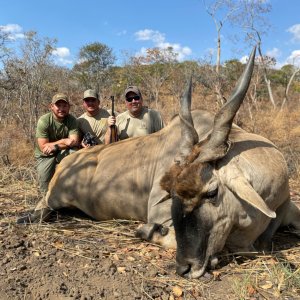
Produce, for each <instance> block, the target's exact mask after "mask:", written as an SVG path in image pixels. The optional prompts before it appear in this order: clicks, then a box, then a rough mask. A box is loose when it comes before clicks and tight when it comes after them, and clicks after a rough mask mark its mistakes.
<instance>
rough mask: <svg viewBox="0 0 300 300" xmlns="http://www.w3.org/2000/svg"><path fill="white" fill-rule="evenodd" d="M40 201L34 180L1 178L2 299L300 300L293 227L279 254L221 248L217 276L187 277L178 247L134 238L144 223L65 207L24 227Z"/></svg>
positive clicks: (299, 260) (299, 245)
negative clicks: (102, 218)
mask: <svg viewBox="0 0 300 300" xmlns="http://www.w3.org/2000/svg"><path fill="white" fill-rule="evenodd" d="M292 197H293V199H294V200H295V201H296V202H298V204H300V196H299V194H298V193H296V192H293V193H292ZM36 201H37V195H36V194H35V189H34V188H33V187H32V185H30V183H29V184H28V183H27V182H23V183H22V182H21V183H20V182H18V183H17V184H15V183H11V184H9V185H7V184H0V236H1V241H0V243H1V245H0V266H1V268H0V300H7V299H9V300H15V299H16V300H17V299H22V300H25V299H26V300H27V299H52V300H62V299H64V300H71V299H86V300H92V299H124V300H127V299H128V300H129V299H130V300H132V299H162V300H175V299H216V300H217V299H222V300H224V299H251V300H253V299H300V241H299V238H298V237H297V236H296V235H295V234H292V233H289V232H287V231H286V230H284V231H282V232H280V233H278V234H277V235H276V236H275V239H274V252H273V253H272V254H268V255H256V256H253V257H250V258H249V257H248V258H247V257H243V256H240V255H237V254H236V255H232V254H228V253H221V254H220V256H219V260H220V263H219V266H218V268H217V269H216V270H214V271H210V276H207V277H205V278H202V279H198V280H187V279H184V278H181V277H179V276H178V275H176V273H175V251H173V250H165V249H162V248H160V247H158V246H156V245H153V244H149V243H147V242H142V241H141V240H139V239H137V238H135V237H134V231H135V229H136V227H137V226H138V225H139V222H131V221H125V220H115V221H111V222H95V221H92V220H90V219H89V218H88V217H86V216H84V215H82V214H80V213H79V212H78V211H60V212H58V213H57V214H56V215H53V218H52V220H51V223H50V222H49V223H41V224H33V225H16V224H15V220H16V218H17V217H18V216H20V215H22V214H24V212H26V211H28V210H29V209H31V208H33V207H34V204H35V203H36Z"/></svg>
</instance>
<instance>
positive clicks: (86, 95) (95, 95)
mask: <svg viewBox="0 0 300 300" xmlns="http://www.w3.org/2000/svg"><path fill="white" fill-rule="evenodd" d="M86 98H95V99H99V96H98V93H97V92H96V91H95V90H86V91H85V92H84V93H83V99H82V100H84V99H86Z"/></svg>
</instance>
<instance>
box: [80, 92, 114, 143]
mask: <svg viewBox="0 0 300 300" xmlns="http://www.w3.org/2000/svg"><path fill="white" fill-rule="evenodd" d="M82 101H83V103H82V106H83V108H84V109H85V113H84V114H82V115H81V116H80V117H79V118H78V119H77V121H78V127H79V130H80V133H81V138H83V137H84V136H86V134H87V133H89V134H90V135H91V136H92V137H94V139H93V143H88V142H87V139H85V138H84V139H83V140H82V142H81V146H82V147H84V148H87V147H90V146H92V145H95V144H103V143H104V137H105V133H106V131H107V118H108V117H109V116H110V114H109V112H108V111H107V110H105V109H103V108H100V100H99V97H98V94H97V92H96V91H95V90H86V91H85V92H84V94H83V99H82Z"/></svg>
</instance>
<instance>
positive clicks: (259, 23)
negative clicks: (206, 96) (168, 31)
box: [203, 0, 271, 104]
mask: <svg viewBox="0 0 300 300" xmlns="http://www.w3.org/2000/svg"><path fill="white" fill-rule="evenodd" d="M203 3H204V6H205V8H206V11H207V13H208V14H209V15H210V16H211V18H212V19H213V21H214V24H215V26H216V30H217V57H216V67H215V72H216V75H215V76H214V77H215V78H216V80H215V82H214V89H215V92H216V94H217V99H218V102H219V103H220V104H223V102H224V99H225V98H224V96H223V89H222V80H223V76H222V74H221V52H222V43H221V38H222V34H221V30H222V29H223V26H224V24H225V23H228V25H229V26H232V28H235V29H237V30H236V34H235V36H234V38H235V39H241V38H242V39H244V40H245V41H249V40H250V41H251V42H252V43H253V34H254V33H255V34H256V33H259V34H260V36H262V35H263V34H265V33H266V32H267V31H268V28H269V26H268V23H267V20H266V18H265V15H266V14H267V13H268V12H269V11H270V10H271V5H270V4H269V3H267V1H264V0H237V1H232V0H203ZM232 37H233V36H232ZM223 86H224V85H223Z"/></svg>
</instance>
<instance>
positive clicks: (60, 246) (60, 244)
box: [54, 241, 64, 249]
mask: <svg viewBox="0 0 300 300" xmlns="http://www.w3.org/2000/svg"><path fill="white" fill-rule="evenodd" d="M54 247H55V248H58V249H62V248H63V247H64V243H63V242H61V241H57V242H55V243H54Z"/></svg>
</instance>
